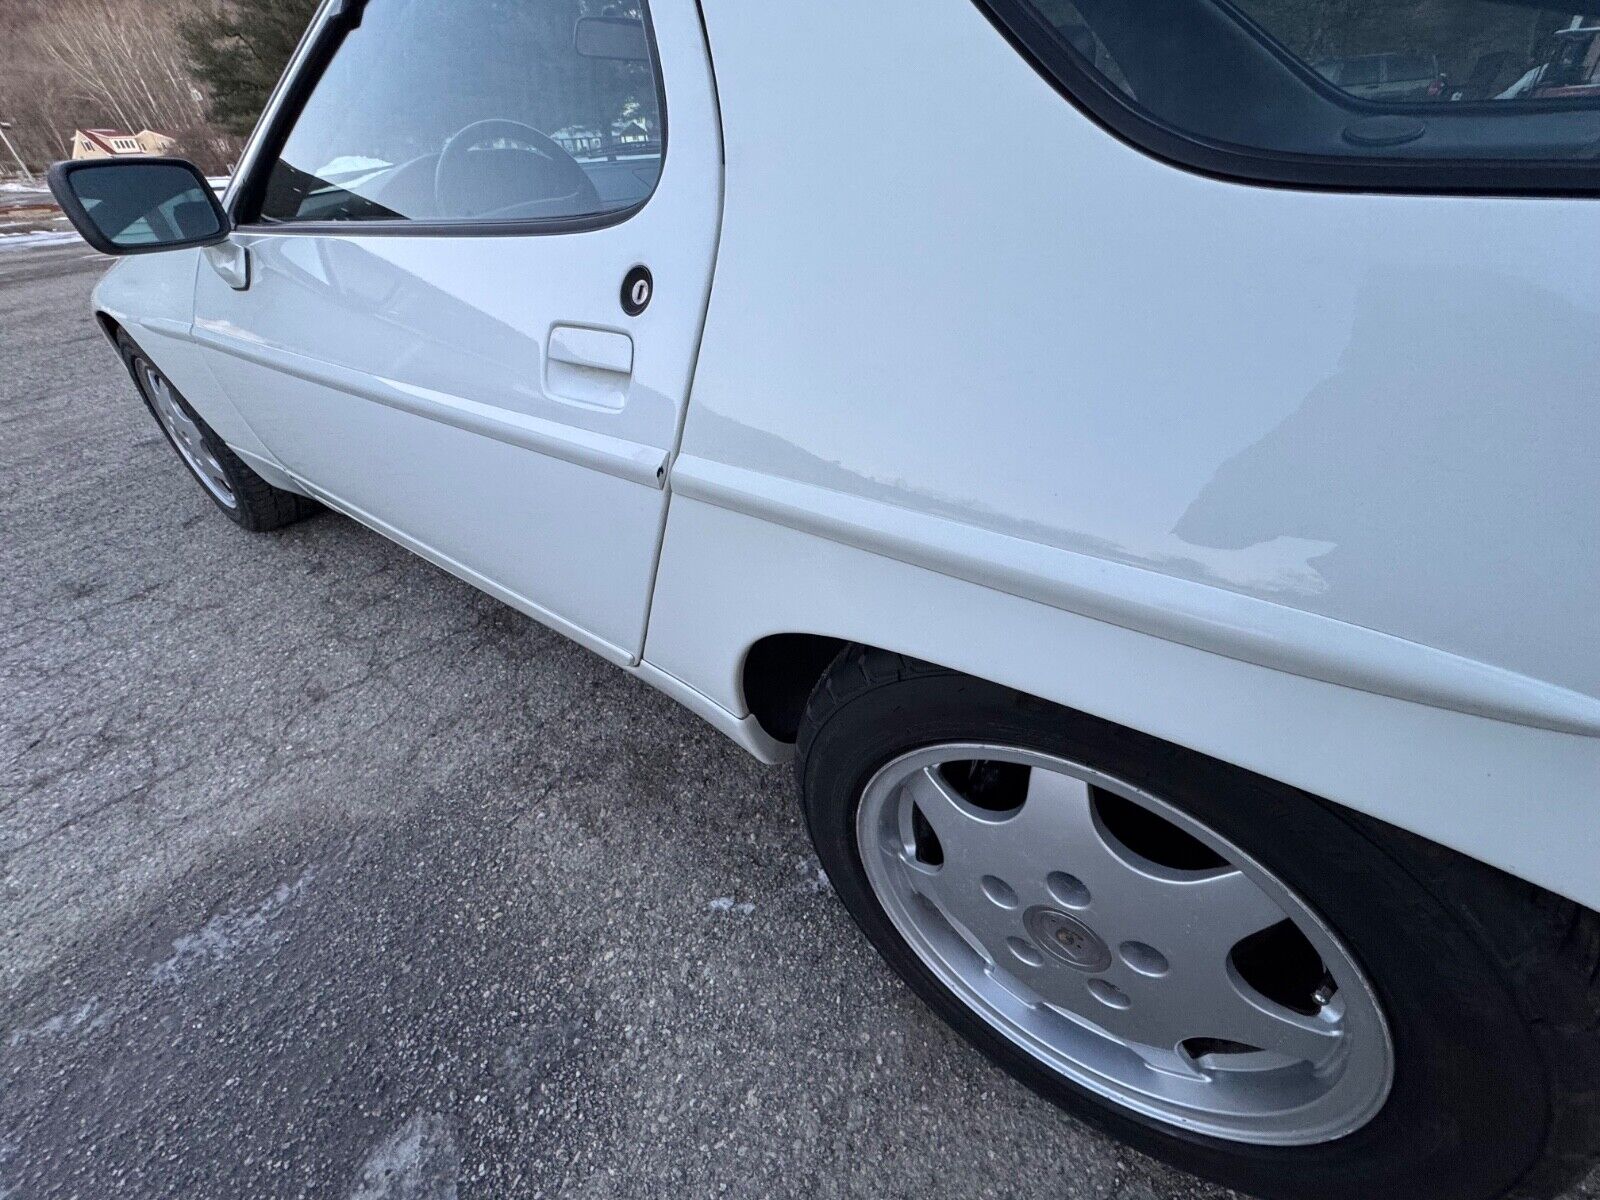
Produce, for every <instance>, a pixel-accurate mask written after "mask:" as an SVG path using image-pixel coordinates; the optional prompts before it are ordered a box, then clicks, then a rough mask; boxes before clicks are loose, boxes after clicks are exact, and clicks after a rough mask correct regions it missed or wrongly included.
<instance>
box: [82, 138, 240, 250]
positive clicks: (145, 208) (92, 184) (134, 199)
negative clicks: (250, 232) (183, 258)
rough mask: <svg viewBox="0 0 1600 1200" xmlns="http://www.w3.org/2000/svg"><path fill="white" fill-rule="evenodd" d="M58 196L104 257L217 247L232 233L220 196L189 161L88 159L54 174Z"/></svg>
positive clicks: (171, 159) (92, 244)
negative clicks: (196, 247)
mask: <svg viewBox="0 0 1600 1200" xmlns="http://www.w3.org/2000/svg"><path fill="white" fill-rule="evenodd" d="M50 191H51V192H52V193H53V194H54V195H55V198H56V202H57V203H58V204H60V205H61V209H62V211H63V212H65V213H66V214H67V218H68V219H69V220H70V221H71V222H72V224H73V226H74V227H75V228H76V229H77V231H78V232H79V233H81V234H82V235H83V240H84V241H86V242H88V243H89V245H91V246H93V247H94V248H95V249H96V250H98V251H100V253H102V254H112V255H117V256H121V255H125V254H154V253H156V252H157V251H161V250H183V249H187V248H188V247H191V246H214V245H216V244H217V243H218V242H220V241H223V240H224V239H226V238H227V236H228V234H229V233H230V232H232V222H231V221H229V220H228V214H227V213H226V212H225V211H224V210H223V207H222V204H221V202H220V201H219V200H218V199H217V194H216V193H215V192H213V191H212V190H211V185H210V184H209V183H207V182H206V177H205V176H204V175H202V174H201V173H200V170H199V168H198V167H196V166H195V165H194V164H193V163H188V162H185V161H184V160H183V159H181V158H121V159H116V158H113V159H87V160H80V161H78V162H62V163H57V164H56V165H55V166H53V167H51V168H50Z"/></svg>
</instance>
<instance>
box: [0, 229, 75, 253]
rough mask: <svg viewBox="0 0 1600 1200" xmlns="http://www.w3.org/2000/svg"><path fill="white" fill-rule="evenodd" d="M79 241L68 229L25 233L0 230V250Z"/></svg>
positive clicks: (38, 230) (39, 230) (35, 230)
mask: <svg viewBox="0 0 1600 1200" xmlns="http://www.w3.org/2000/svg"><path fill="white" fill-rule="evenodd" d="M79 240H80V239H79V237H78V235H77V233H75V232H74V231H73V230H70V229H67V230H59V229H33V230H29V231H28V232H26V233H7V232H6V231H5V230H4V229H0V250H21V249H23V248H25V247H28V248H32V247H37V246H55V245H63V244H65V243H67V242H76V241H79Z"/></svg>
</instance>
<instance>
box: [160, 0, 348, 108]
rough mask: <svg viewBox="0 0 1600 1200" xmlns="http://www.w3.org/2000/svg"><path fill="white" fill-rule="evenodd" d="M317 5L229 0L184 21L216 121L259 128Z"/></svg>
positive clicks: (306, 0) (313, 0)
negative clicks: (276, 87)
mask: <svg viewBox="0 0 1600 1200" xmlns="http://www.w3.org/2000/svg"><path fill="white" fill-rule="evenodd" d="M316 7H317V0H227V2H226V3H223V4H213V5H209V6H207V7H205V8H202V9H201V10H200V11H199V12H198V13H197V14H195V15H194V16H193V17H191V18H189V19H188V20H187V21H185V22H184V24H183V29H182V32H183V40H184V43H185V45H186V46H187V47H188V51H189V58H190V60H191V62H192V63H193V67H194V73H195V75H196V77H197V78H198V79H199V80H200V81H201V83H202V84H203V85H204V86H205V89H206V92H207V94H208V95H209V96H210V114H211V120H212V122H213V123H215V124H216V125H218V126H220V127H222V128H223V129H226V130H227V131H228V132H229V133H234V134H238V135H239V136H241V137H243V136H245V135H246V134H248V133H249V132H250V131H251V130H252V129H253V128H254V127H255V123H256V119H257V118H258V117H259V116H260V115H261V110H262V109H263V108H264V107H265V106H266V103H267V97H268V96H270V95H271V94H272V89H273V87H274V86H276V84H277V82H278V77H279V76H281V75H282V74H283V69H284V67H286V66H287V65H288V63H289V58H290V56H291V55H293V54H294V49H295V47H296V46H297V45H298V44H299V42H300V36H301V34H303V33H304V32H305V29H306V26H307V25H309V24H310V23H311V16H312V14H313V13H314V12H315V11H316Z"/></svg>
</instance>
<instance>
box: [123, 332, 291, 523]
mask: <svg viewBox="0 0 1600 1200" xmlns="http://www.w3.org/2000/svg"><path fill="white" fill-rule="evenodd" d="M117 351H118V352H119V353H120V354H121V355H122V362H123V365H124V366H126V367H127V368H128V374H130V375H132V376H133V382H134V385H135V386H136V387H137V388H138V389H139V395H140V397H141V398H142V399H143V400H144V402H145V406H146V407H147V408H149V410H150V415H151V416H153V417H155V419H156V423H157V424H158V425H160V426H161V431H162V432H163V433H165V434H166V435H167V441H168V442H170V443H171V444H172V448H173V449H174V450H176V451H177V453H178V457H179V459H181V460H182V462H183V465H184V466H185V467H187V468H188V469H189V474H191V475H193V476H194V478H195V480H196V481H197V482H198V483H199V484H200V486H201V487H202V488H203V489H205V493H206V495H207V496H209V497H210V498H211V500H212V502H213V503H214V504H215V505H216V506H217V507H218V508H219V509H221V510H222V512H223V515H225V516H226V517H227V518H228V519H229V520H230V521H232V522H233V523H234V524H235V525H238V526H240V527H241V528H243V529H248V530H250V531H251V532H252V533H265V532H268V531H270V530H273V529H281V528H283V527H284V526H285V525H292V524H294V523H295V522H296V521H303V520H304V519H305V518H307V517H309V516H312V515H313V514H315V513H318V512H321V511H322V506H321V505H319V504H318V503H317V502H316V501H315V500H312V499H310V498H309V497H307V496H301V495H298V494H297V493H295V492H287V491H284V490H283V489H282V488H279V487H274V486H273V485H272V484H270V483H268V482H267V481H266V480H265V479H263V478H261V476H260V475H258V474H256V473H255V472H254V471H252V470H251V469H250V467H249V465H248V464H246V463H245V461H244V460H243V459H241V458H240V457H239V456H238V455H237V454H235V453H234V452H233V451H232V450H230V449H229V448H228V445H227V443H226V442H224V441H223V440H222V439H221V438H220V437H218V436H217V433H216V431H215V430H214V429H212V428H211V426H209V425H207V424H206V423H205V421H204V420H203V419H202V418H201V416H200V414H199V413H197V412H195V411H194V409H193V408H191V407H190V405H189V402H188V401H187V400H185V399H184V398H183V396H182V395H181V394H180V393H179V392H178V389H177V388H176V387H174V386H173V385H172V381H171V380H170V379H168V378H167V377H166V376H165V375H163V374H162V373H161V369H160V368H159V367H157V366H156V364H155V363H154V362H152V361H151V360H150V357H149V356H148V355H147V354H145V352H144V351H143V350H141V349H140V348H139V346H138V344H137V343H136V342H134V340H133V339H132V338H130V337H129V336H128V335H127V334H126V333H120V332H119V333H118V335H117Z"/></svg>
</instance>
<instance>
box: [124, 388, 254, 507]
mask: <svg viewBox="0 0 1600 1200" xmlns="http://www.w3.org/2000/svg"><path fill="white" fill-rule="evenodd" d="M139 376H140V379H141V380H142V382H143V384H144V391H145V395H146V396H148V397H149V398H150V407H151V408H153V409H155V413H156V418H157V420H159V421H160V422H161V424H162V426H163V427H164V428H165V429H166V431H167V433H168V434H169V435H170V436H171V438H172V444H173V445H174V446H176V447H177V448H178V453H179V454H180V455H182V456H183V461H184V462H186V463H188V464H189V467H190V469H191V470H192V471H194V473H195V475H196V476H198V477H199V479H200V482H201V483H203V484H205V488H206V491H208V492H210V493H211V494H212V495H213V496H214V497H216V499H217V503H219V504H221V505H222V506H223V507H224V508H237V507H238V506H239V498H238V497H237V496H235V495H234V494H233V485H232V484H231V483H229V482H228V476H227V474H226V473H225V472H224V471H223V469H222V463H221V462H220V461H219V460H218V458H217V456H216V455H215V454H213V453H212V452H211V447H209V446H207V445H206V440H205V438H204V437H203V436H202V435H201V433H200V426H198V425H196V424H195V422H194V418H193V417H191V416H190V415H189V414H188V413H187V412H185V411H184V408H183V405H181V404H179V403H178V397H177V394H176V393H175V392H173V390H172V385H171V384H170V383H168V382H167V380H166V377H165V376H163V375H162V374H161V372H160V371H157V370H156V369H155V368H154V367H152V366H151V365H150V364H149V363H147V362H143V361H141V362H140V363H139Z"/></svg>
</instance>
